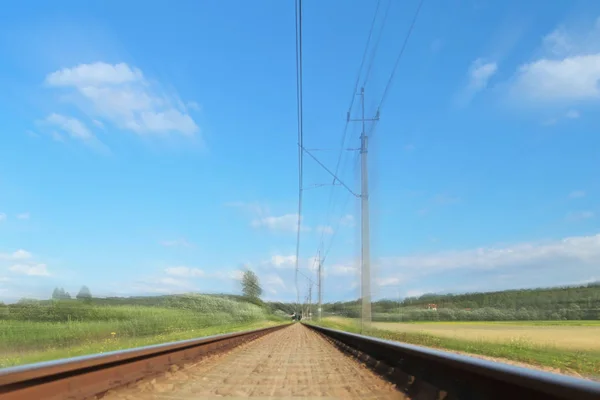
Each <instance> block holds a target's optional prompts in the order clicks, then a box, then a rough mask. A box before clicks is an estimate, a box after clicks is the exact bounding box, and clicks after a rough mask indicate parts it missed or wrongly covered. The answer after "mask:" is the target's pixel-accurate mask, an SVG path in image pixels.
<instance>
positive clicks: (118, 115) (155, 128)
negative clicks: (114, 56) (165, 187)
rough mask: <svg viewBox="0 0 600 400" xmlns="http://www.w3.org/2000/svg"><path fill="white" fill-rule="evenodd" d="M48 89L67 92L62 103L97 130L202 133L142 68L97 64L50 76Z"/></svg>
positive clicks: (180, 105)
mask: <svg viewBox="0 0 600 400" xmlns="http://www.w3.org/2000/svg"><path fill="white" fill-rule="evenodd" d="M46 85H47V86H48V87H51V88H54V89H57V90H63V91H66V94H67V95H66V96H63V100H68V101H70V102H72V103H73V104H75V105H76V106H77V107H78V108H79V109H80V110H81V111H82V112H84V113H86V114H88V115H89V116H90V117H91V118H92V120H93V121H94V124H95V125H97V126H103V125H104V122H109V123H111V124H113V125H114V126H116V127H117V128H120V129H123V130H128V131H132V132H135V133H137V134H141V135H145V134H161V135H164V134H168V133H178V134H182V135H185V136H194V135H196V134H198V132H199V128H198V125H196V123H195V122H194V120H193V119H192V118H191V117H190V116H189V114H188V113H187V109H186V107H185V105H184V104H183V102H181V100H179V98H178V97H177V95H176V94H170V95H168V94H166V93H165V92H164V90H162V88H161V87H160V86H159V85H158V84H157V83H156V82H152V81H150V80H148V79H147V78H146V77H145V76H144V74H143V73H142V71H141V70H140V69H139V68H136V67H132V66H129V65H128V64H125V63H119V64H108V63H105V62H95V63H91V64H79V65H76V66H74V67H71V68H63V69H60V70H58V71H55V72H52V73H50V74H48V76H47V77H46ZM63 93H64V92H63ZM103 121H104V122H103ZM70 132H71V133H73V134H77V135H79V136H80V137H83V136H85V135H88V134H89V133H88V132H86V131H85V130H83V129H79V128H75V129H71V130H70Z"/></svg>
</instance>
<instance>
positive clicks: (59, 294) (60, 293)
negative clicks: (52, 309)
mask: <svg viewBox="0 0 600 400" xmlns="http://www.w3.org/2000/svg"><path fill="white" fill-rule="evenodd" d="M70 298H71V295H70V294H69V292H65V289H63V288H54V291H53V292H52V299H54V300H65V299H70Z"/></svg>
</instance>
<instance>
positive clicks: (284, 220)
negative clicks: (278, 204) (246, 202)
mask: <svg viewBox="0 0 600 400" xmlns="http://www.w3.org/2000/svg"><path fill="white" fill-rule="evenodd" d="M252 227H254V228H266V229H268V230H270V231H276V232H297V231H298V214H285V215H282V216H280V217H273V216H269V217H264V218H257V219H255V220H253V221H252ZM301 230H303V231H307V230H309V228H307V227H304V226H302V227H301Z"/></svg>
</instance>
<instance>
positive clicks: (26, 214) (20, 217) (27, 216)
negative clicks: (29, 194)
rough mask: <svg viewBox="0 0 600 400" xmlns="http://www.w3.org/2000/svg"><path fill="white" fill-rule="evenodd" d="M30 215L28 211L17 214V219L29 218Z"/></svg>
mask: <svg viewBox="0 0 600 400" xmlns="http://www.w3.org/2000/svg"><path fill="white" fill-rule="evenodd" d="M29 217H30V215H29V213H28V212H24V213H21V214H17V219H29Z"/></svg>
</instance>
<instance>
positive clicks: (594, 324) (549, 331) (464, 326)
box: [373, 321, 600, 351]
mask: <svg viewBox="0 0 600 400" xmlns="http://www.w3.org/2000/svg"><path fill="white" fill-rule="evenodd" d="M373 326H374V327H375V328H377V329H382V330H388V331H394V332H412V333H427V334H431V335H436V336H442V337H447V338H453V339H464V340H473V341H489V342H493V343H503V342H511V341H512V342H514V341H519V342H521V343H530V344H532V345H541V346H554V347H556V348H561V349H569V350H580V351H588V350H590V351H591V350H600V321H521V322H428V323H427V322H426V323H395V322H374V323H373Z"/></svg>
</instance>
